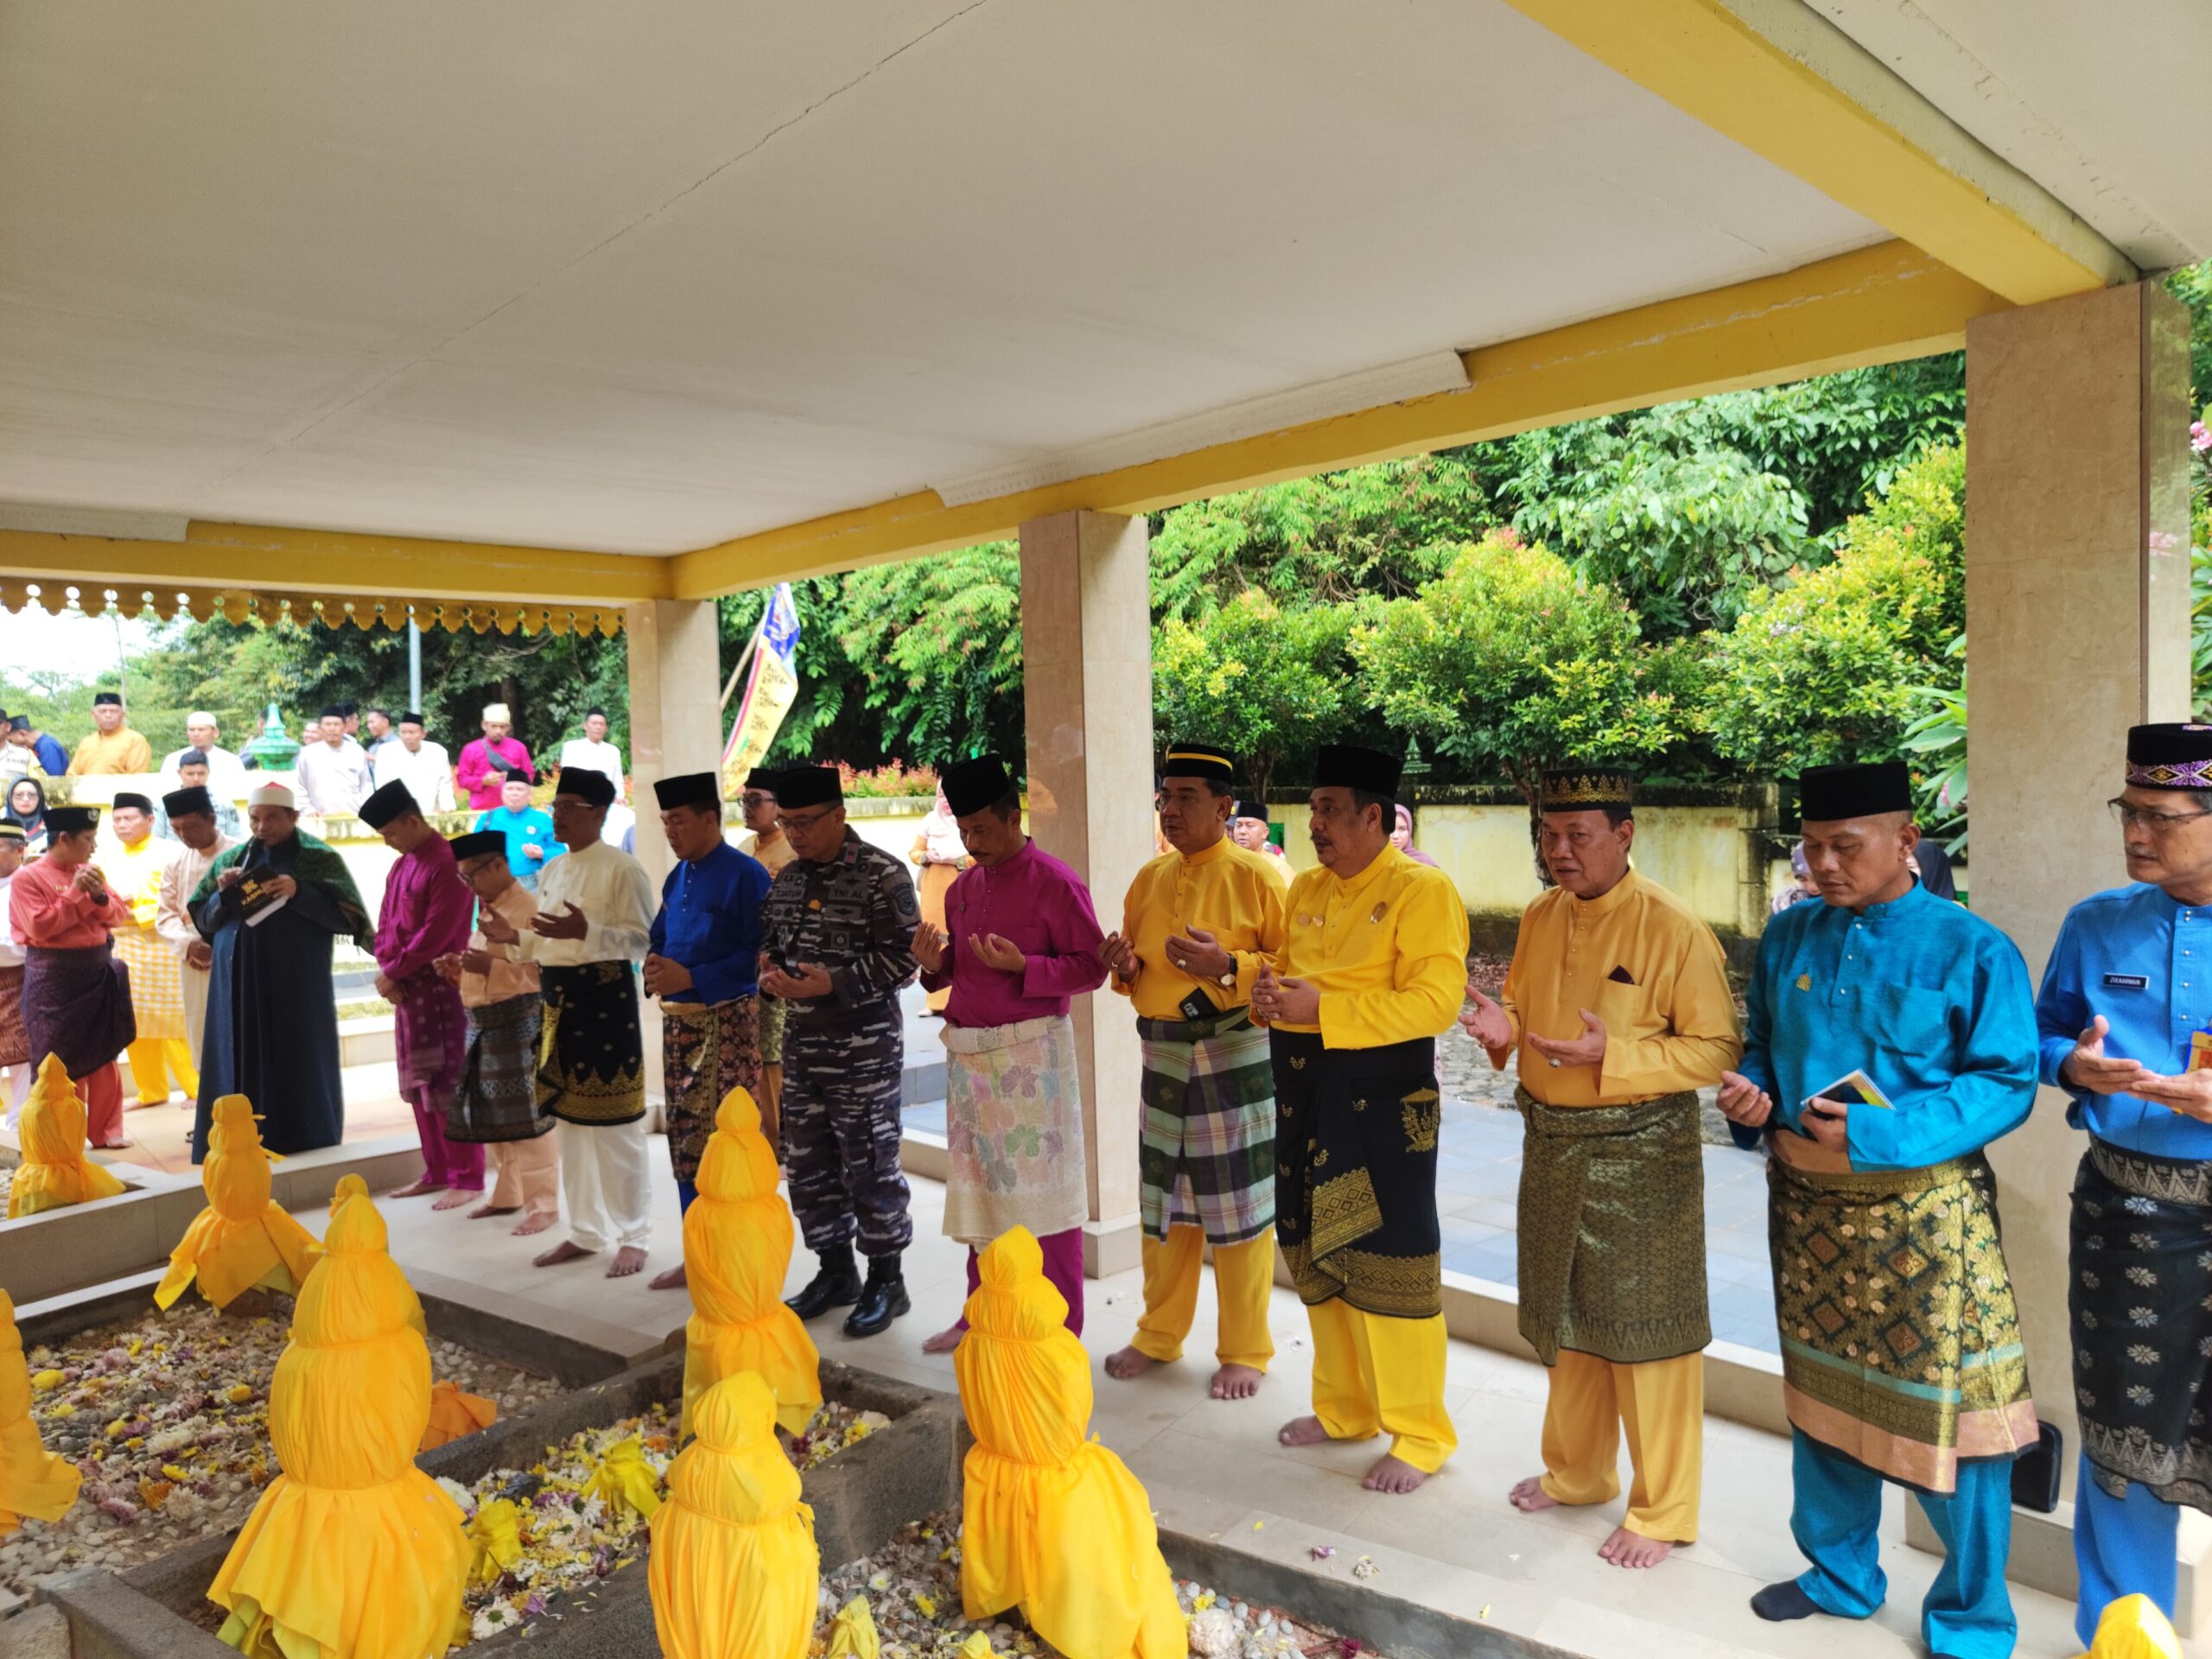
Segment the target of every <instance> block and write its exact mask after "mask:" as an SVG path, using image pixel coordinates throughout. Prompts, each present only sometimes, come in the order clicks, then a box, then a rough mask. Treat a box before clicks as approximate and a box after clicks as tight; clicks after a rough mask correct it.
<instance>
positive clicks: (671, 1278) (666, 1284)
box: [645, 1262, 690, 1290]
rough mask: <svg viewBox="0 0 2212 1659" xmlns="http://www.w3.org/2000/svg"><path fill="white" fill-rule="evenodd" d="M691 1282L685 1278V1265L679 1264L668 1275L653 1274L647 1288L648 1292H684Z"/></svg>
mask: <svg viewBox="0 0 2212 1659" xmlns="http://www.w3.org/2000/svg"><path fill="white" fill-rule="evenodd" d="M689 1282H690V1281H688V1280H686V1279H685V1278H684V1276H683V1263H682V1262H677V1264H676V1265H675V1266H674V1267H672V1268H670V1269H669V1270H668V1271H667V1272H666V1273H657V1274H653V1276H652V1281H651V1282H650V1283H648V1284H647V1285H646V1287H645V1288H646V1289H648V1290H682V1289H683V1287H684V1286H685V1285H686V1284H688V1283H689Z"/></svg>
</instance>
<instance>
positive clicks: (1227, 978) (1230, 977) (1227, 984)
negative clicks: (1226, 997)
mask: <svg viewBox="0 0 2212 1659" xmlns="http://www.w3.org/2000/svg"><path fill="white" fill-rule="evenodd" d="M1214 983H1215V984H1217V985H1218V986H1220V987H1221V988H1222V989H1224V991H1233V990H1235V989H1236V968H1235V967H1234V966H1233V965H1232V966H1231V967H1230V970H1229V971H1228V972H1227V973H1225V974H1223V975H1221V976H1219V977H1217V979H1216V980H1215V981H1214Z"/></svg>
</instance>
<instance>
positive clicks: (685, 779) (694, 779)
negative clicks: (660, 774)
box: [653, 772, 722, 812]
mask: <svg viewBox="0 0 2212 1659" xmlns="http://www.w3.org/2000/svg"><path fill="white" fill-rule="evenodd" d="M653 795H654V798H656V799H658V801H659V802H660V810H662V811H664V812H665V811H667V810H669V808H671V807H672V806H701V807H705V808H706V809H707V810H709V811H711V812H719V811H720V810H721V804H722V792H721V789H720V788H719V787H718V786H717V785H716V784H715V774H714V773H713V772H685V773H684V774H683V776H682V777H680V778H663V779H659V780H658V781H657V782H656V783H655V784H654V785H653Z"/></svg>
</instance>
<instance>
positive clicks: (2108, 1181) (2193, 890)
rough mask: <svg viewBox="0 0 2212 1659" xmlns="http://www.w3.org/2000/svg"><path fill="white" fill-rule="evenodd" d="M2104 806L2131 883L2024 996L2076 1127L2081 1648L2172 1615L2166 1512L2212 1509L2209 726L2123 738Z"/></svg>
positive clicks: (2072, 1286) (2173, 1530)
mask: <svg viewBox="0 0 2212 1659" xmlns="http://www.w3.org/2000/svg"><path fill="white" fill-rule="evenodd" d="M2111 805H2112V808H2113V813H2114V816H2116V817H2118V818H2119V819H2120V842H2121V847H2122V849H2123V850H2124V852H2125V853H2126V858H2127V874H2129V875H2130V876H2131V877H2133V881H2132V882H2131V884H2130V885H2129V886H2126V887H2114V888H2112V889H2111V890H2109V891H2108V892H2105V893H2097V894H2095V895H2094V896H2093V897H2091V898H2088V899H2083V900H2082V902H2081V903H2080V904H2078V905H2076V906H2074V908H2073V910H2072V911H2071V912H2069V913H2068V915H2067V918H2066V921H2065V923H2064V925H2063V926H2062V927H2060V929H2059V931H2058V943H2057V944H2056V945H2054V946H2053V947H2052V948H2051V953H2050V965H2049V966H2048V967H2047V968H2045V969H2044V976H2043V990H2042V993H2041V995H2038V996H2037V999H2036V1023H2037V1027H2038V1028H2039V1030H2040V1033H2041V1035H2042V1039H2043V1080H2044V1082H2045V1083H2048V1084H2052V1085H2053V1086H2054V1087H2056V1088H2060V1089H2063V1090H2066V1092H2067V1093H2068V1094H2069V1095H2070V1096H2072V1097H2073V1104H2072V1105H2071V1106H2069V1108H2068V1109H2067V1113H2066V1121H2067V1122H2069V1123H2071V1124H2073V1125H2074V1126H2075V1128H2082V1129H2087V1130H2088V1132H2089V1146H2088V1151H2087V1152H2086V1153H2085V1154H2083V1155H2082V1166H2081V1170H2080V1173H2078V1174H2077V1175H2075V1179H2074V1218H2073V1227H2072V1232H2073V1249H2072V1260H2071V1262H2069V1267H2068V1274H2067V1281H2068V1283H2067V1301H2068V1305H2069V1308H2070V1310H2071V1312H2072V1314H2073V1325H2074V1332H2073V1335H2074V1368H2075V1374H2074V1382H2075V1404H2076V1406H2077V1408H2079V1410H2080V1413H2081V1422H2082V1476H2081V1482H2080V1486H2079V1489H2078V1491H2076V1492H2075V1501H2074V1555H2075V1560H2076V1562H2077V1563H2078V1564H2079V1565H2080V1567H2081V1578H2082V1594H2081V1601H2080V1603H2079V1605H2078V1607H2077V1609H2076V1611H2075V1629H2076V1630H2079V1631H2082V1632H2085V1634H2084V1635H2083V1636H2082V1642H2083V1644H2084V1645H2087V1644H2088V1643H2089V1642H2090V1641H2091V1639H2092V1638H2093V1637H2094V1636H2095V1634H2096V1628H2097V1619H2098V1618H2099V1616H2100V1615H2101V1614H2102V1613H2103V1611H2104V1610H2105V1608H2106V1606H2107V1605H2109V1604H2110V1603H2112V1602H2113V1601H2117V1600H2118V1599H2120V1598H2121V1597H2123V1596H2128V1595H2136V1594H2141V1595H2147V1596H2149V1597H2150V1598H2151V1599H2152V1600H2153V1601H2155V1602H2157V1603H2158V1605H2159V1607H2160V1608H2161V1609H2162V1610H2164V1612H2165V1613H2166V1615H2167V1616H2168V1617H2169V1618H2171V1616H2172V1615H2173V1611H2174V1591H2175V1576H2176V1574H2175V1566H2174V1552H2175V1544H2176V1534H2177V1531H2178V1530H2179V1525H2180V1520H2181V1510H2180V1508H2179V1506H2180V1505H2182V1504H2184V1503H2186V1504H2188V1505H2190V1507H2192V1508H2194V1509H2198V1510H2212V1430H2208V1429H2207V1428H2206V1427H2205V1423H2204V1416H2203V1412H2204V1402H2205V1395H2206V1392H2207V1390H2206V1383H2207V1380H2208V1377H2207V1373H2208V1370H2212V1359H2208V1357H2207V1356H2208V1355H2212V1306H2208V1301H2212V1071H2209V1070H2205V1069H2203V1068H2204V1067H2205V1065H2207V1064H2208V1059H2207V1058H2193V1057H2194V1055H2195V1052H2196V1047H2195V1045H2194V1044H2193V1041H2192V1039H2193V1038H2194V1037H2195V1035H2196V1033H2199V1032H2208V1031H2212V726H2194V725H2190V726H2177V725H2162V726H2138V727H2136V728H2134V729H2133V730H2132V731H2131V732H2129V733H2128V734H2127V781H2126V787H2125V788H2124V789H2122V790H2121V791H2120V796H2119V798H2117V799H2115V800H2114V801H2113V802H2112V803H2111ZM2208 1040H2212V1039H2208ZM2208 1058H2212V1057H2208Z"/></svg>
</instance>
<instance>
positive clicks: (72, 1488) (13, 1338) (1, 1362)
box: [0, 1290, 83, 1536]
mask: <svg viewBox="0 0 2212 1659" xmlns="http://www.w3.org/2000/svg"><path fill="white" fill-rule="evenodd" d="M82 1480H83V1477H82V1476H80V1475H79V1474H78V1472H77V1466H76V1465H74V1464H73V1463H70V1462H68V1461H67V1459H62V1458H57V1457H55V1456H54V1453H53V1452H49V1451H48V1450H47V1449H46V1446H45V1444H44V1442H42V1441H41V1440H40V1439H39V1437H38V1425H37V1424H36V1423H35V1422H33V1421H31V1369H30V1367H29V1364H27V1363H25V1362H24V1359H23V1333H22V1332H20V1331H18V1330H16V1304H15V1302H14V1300H13V1299H11V1298H10V1296H9V1294H8V1293H7V1292H6V1291H4V1290H0V1536H4V1535H7V1534H9V1533H11V1532H13V1531H15V1529H16V1528H17V1527H19V1526H21V1525H22V1521H23V1517H24V1516H27V1515H28V1516H31V1517H32V1518H34V1519H35V1520H39V1521H59V1520H60V1518H61V1517H62V1516H65V1515H67V1514H68V1512H69V1506H70V1505H71V1504H73V1503H75V1502H76V1501H77V1488H78V1486H79V1484H81V1482H82Z"/></svg>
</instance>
